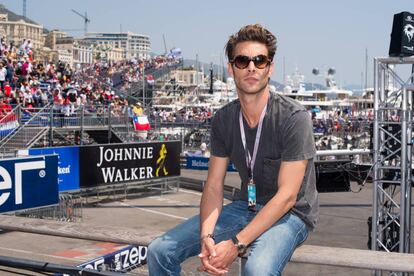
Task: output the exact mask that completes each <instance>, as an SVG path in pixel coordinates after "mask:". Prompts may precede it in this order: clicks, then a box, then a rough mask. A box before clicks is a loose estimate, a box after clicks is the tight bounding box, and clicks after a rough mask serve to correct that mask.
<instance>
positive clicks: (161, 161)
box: [155, 144, 168, 176]
mask: <svg viewBox="0 0 414 276" xmlns="http://www.w3.org/2000/svg"><path fill="white" fill-rule="evenodd" d="M165 158H167V147H166V146H165V144H162V146H161V149H160V155H159V157H158V159H157V170H156V171H155V176H160V171H161V172H162V173H163V174H164V176H167V175H168V171H167V168H166V167H165Z"/></svg>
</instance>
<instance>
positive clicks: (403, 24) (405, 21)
mask: <svg viewBox="0 0 414 276" xmlns="http://www.w3.org/2000/svg"><path fill="white" fill-rule="evenodd" d="M389 55H390V56H399V57H401V56H413V55H414V14H413V13H409V12H401V13H397V14H394V21H393V24H392V33H391V43H390V50H389Z"/></svg>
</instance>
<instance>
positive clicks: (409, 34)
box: [404, 24, 414, 42]
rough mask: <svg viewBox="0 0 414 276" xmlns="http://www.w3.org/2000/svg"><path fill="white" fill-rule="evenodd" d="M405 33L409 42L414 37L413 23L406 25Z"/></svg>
mask: <svg viewBox="0 0 414 276" xmlns="http://www.w3.org/2000/svg"><path fill="white" fill-rule="evenodd" d="M404 34H405V35H406V36H407V38H408V42H410V41H411V39H413V36H414V27H413V25H411V24H407V25H405V26H404Z"/></svg>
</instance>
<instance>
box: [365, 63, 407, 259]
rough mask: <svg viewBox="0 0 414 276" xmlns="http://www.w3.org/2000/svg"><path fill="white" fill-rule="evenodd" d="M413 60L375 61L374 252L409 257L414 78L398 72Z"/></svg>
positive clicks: (372, 244)
mask: <svg viewBox="0 0 414 276" xmlns="http://www.w3.org/2000/svg"><path fill="white" fill-rule="evenodd" d="M410 64H411V65H413V64H414V57H406V58H400V57H395V58H375V59H374V97H375V100H374V127H373V132H374V135H373V163H374V164H373V184H374V189H373V193H374V194H373V216H372V233H371V235H372V236H371V238H372V239H371V248H372V250H384V251H388V252H401V253H408V252H410V234H411V233H410V226H411V170H412V143H413V134H412V131H413V129H412V128H413V108H414V106H413V95H412V93H413V91H414V85H413V81H412V80H413V78H414V74H411V76H410V77H409V78H408V79H407V80H403V79H402V78H401V77H400V76H399V75H398V73H397V68H398V67H401V66H402V65H405V66H409V65H410Z"/></svg>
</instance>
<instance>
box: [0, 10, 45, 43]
mask: <svg viewBox="0 0 414 276" xmlns="http://www.w3.org/2000/svg"><path fill="white" fill-rule="evenodd" d="M0 36H2V37H5V38H6V41H7V43H11V42H12V43H13V44H14V45H16V46H17V47H19V46H20V45H21V44H22V42H23V40H24V39H26V40H30V42H31V43H32V45H33V49H42V48H43V46H44V37H43V26H42V25H40V24H37V23H36V22H34V21H32V20H30V19H28V18H24V17H22V16H19V15H16V14H15V13H13V12H11V11H9V10H7V9H6V8H5V7H4V5H1V4H0Z"/></svg>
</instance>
